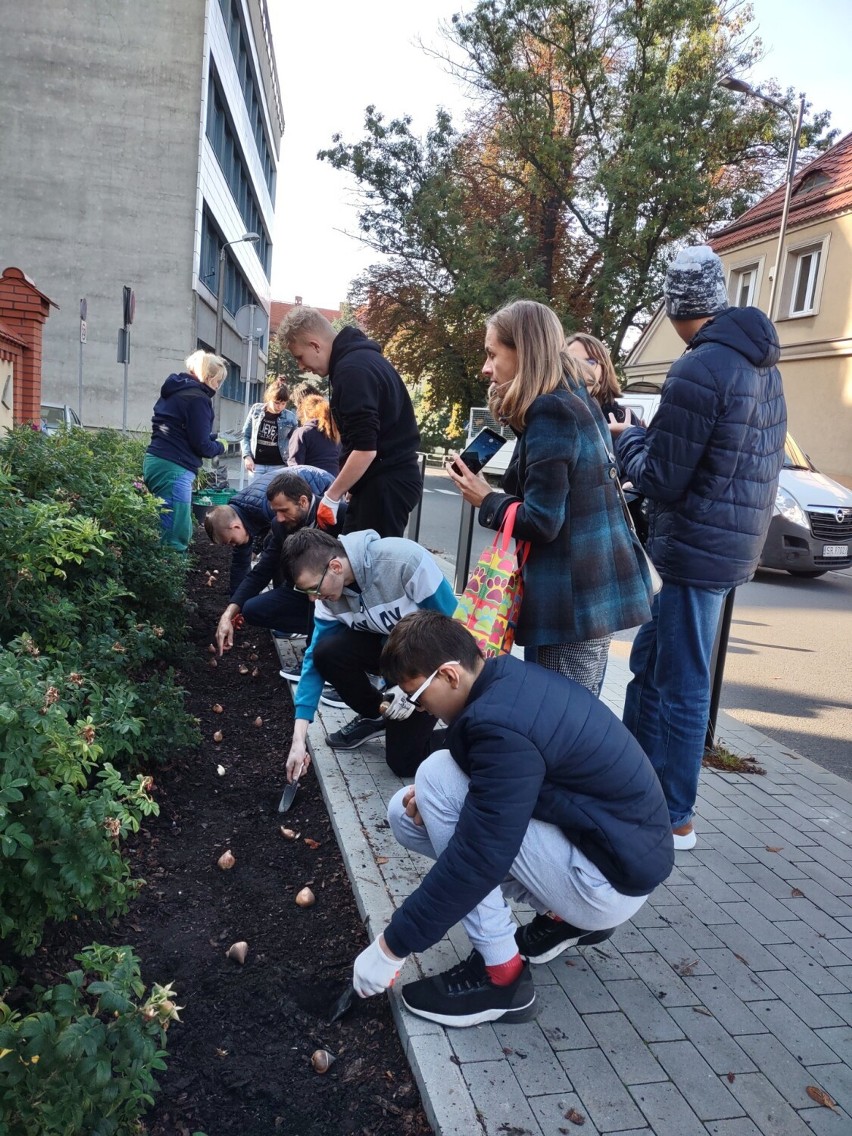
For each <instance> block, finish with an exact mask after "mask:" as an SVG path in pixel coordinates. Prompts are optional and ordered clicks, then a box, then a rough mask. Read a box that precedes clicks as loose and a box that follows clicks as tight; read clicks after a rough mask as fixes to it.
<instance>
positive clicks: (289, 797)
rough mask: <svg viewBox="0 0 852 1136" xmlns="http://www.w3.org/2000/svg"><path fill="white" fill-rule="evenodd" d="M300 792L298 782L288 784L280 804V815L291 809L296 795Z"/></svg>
mask: <svg viewBox="0 0 852 1136" xmlns="http://www.w3.org/2000/svg"><path fill="white" fill-rule="evenodd" d="M298 791H299V782H298V781H290V782H289V783H288V784H287V787H286V788H285V790H284V792H283V793H282V794H281V800H280V801H279V802H278V811H279V813H286V812H287V810H288V809H289V808H290V806H291V805H292V803H293V802H294V801H295V799H296V794H297V793H298Z"/></svg>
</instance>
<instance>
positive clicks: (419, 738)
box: [282, 529, 456, 781]
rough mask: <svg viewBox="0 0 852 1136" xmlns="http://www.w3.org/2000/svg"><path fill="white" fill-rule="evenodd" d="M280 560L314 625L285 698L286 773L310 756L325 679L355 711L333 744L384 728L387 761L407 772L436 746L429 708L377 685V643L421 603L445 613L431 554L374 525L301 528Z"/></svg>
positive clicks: (449, 606)
mask: <svg viewBox="0 0 852 1136" xmlns="http://www.w3.org/2000/svg"><path fill="white" fill-rule="evenodd" d="M282 564H283V565H284V568H285V570H286V571H287V572H288V573H289V575H290V578H291V579H292V581H293V587H294V589H295V591H297V592H301V593H302V594H303V595H304V596H306V597H307V598H308V599H309V600H310V601H312V602H313V604H314V628H313V635H312V638H311V643H310V646H309V647H308V649H307V651H306V652H305V657H304V659H303V661H302V670H301V677H300V679H299V685H298V687H297V688H296V693H295V695H294V698H293V701H294V703H295V714H296V720H295V723H294V727H293V742H292V745H291V747H290V752H289V754H288V757H287V779H288V781H293V780H297V779H298V778H299V777H301V775H302V773H303V772H304V771H305V769H307V767H308V766H309V765H310V760H311V759H310V755H309V754H308V752H307V734H308V726H309V724H310V723H311V721H312V720H313V717H314V714H315V713H316V709H317V705H318V703H319V699H320V693H321V690H322V684H323V680H324V681H325V682H326V683H330V684H331V686H332V687H334V689H335V690H336V692H337V694H338V695H339V697H340V699H341V700H342V701H343V703H345V705H347V706H349V707H350V708H351V709H352V710H354V711H355V713H356V715H357V717H355V718H353V719H352V720H351V721H350V722H347V723H346V725H345V726H343V727H342V728H341V729H339V730H337V731H336V732H335V733H333V734H329V738H328V741H329V744H330V745H331V746H332V747H333V748H334V749H340V750H352V749H358V747H359V746H361V745H363V744H364V743H365V742H368V741H370V740H371V739H373V738H379V737H384V738H385V756H386V760H387V763H388V765H389V766H390V768H391V769H392V770H393V772H394V773H396V774H397V775H398V776H400V777H410V776H411V775H412V774H413V773H414V771H415V770H416V769H417V766H418V765H419V764H420V762H421V761H422V760H423V759H424V758H425V757H426V756H427V755H428V754H429V752H430V751H431V749H432V748H433V746H434V744H435V743H434V741H433V738H432V732H433V730H434V728H435V725H436V720H435V717H434V716H432V715H430V714H415V713H414V706H413V704H412V703H411V702H410V701H409V700H408V699H407V698H406V697H405V695H404V694H403V692H402V691H401V690H400V688H399V687H392V688H391V689H389V690H385V691H379V690H377V689H376V687H375V686H374V685H373V683H372V682H371V681H370V676H371V675H378V674H380V660H381V654H382V648H383V646H384V644H385V639H386V638H387V636H388V634H389V633H390V631H391V630H392V629H393V627H394V626H395V625H396V624H397V623H398V622H399V621H400V620H401V619H402V618H403V617H404V616H406V615H409V614H411V613H412V612H416V611H420V610H423V609H426V610H433V611H437V612H442V613H444V614H445V615H451V614H452V613H453V612H454V611H455V607H456V598H455V596H454V595H453V591H452V588H451V587H450V585H449V584H448V583H447V581H446V580H445V579H444V575H443V573H442V572H441V569H440V568H439V567H438V565H437V564H436V563H435V560H434V558H433V557H432V555H431V554H430V553H429V552H427V550H426V549H425V548H423V547H422V546H421V545H419V544H416V543H415V542H414V541H412V540H405V539H404V538H402V537H380V536H379V534H378V533H377V532H375V530H373V529H365V530H363V531H361V532H353V533H346V534H345V535H343V536H341V537H339V538H337V537H333V536H332V535H331V534H330V533H327V532H323V531H322V530H320V529H311V530H309V529H302V530H301V531H300V532H297V533H293V534H292V535H291V536H289V537H288V538H287V540H286V541H285V542H284V547H283V552H282Z"/></svg>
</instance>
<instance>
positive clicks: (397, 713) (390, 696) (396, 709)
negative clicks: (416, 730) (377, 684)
mask: <svg viewBox="0 0 852 1136" xmlns="http://www.w3.org/2000/svg"><path fill="white" fill-rule="evenodd" d="M385 706H387V709H384V707H385ZM382 707H383V709H382V717H383V718H384V719H385V720H386V721H388V722H404V721H405V719H406V718H410V717H411V715H412V714H413V713H414V711H415V710H416V709H417V707H416V706H415V705H414V703H413V702H409V701H408V698H407V697H406V694H405V691H404V690H402V689H400V687H398V686H389V687H388V689H387V690H385V691H383V693H382Z"/></svg>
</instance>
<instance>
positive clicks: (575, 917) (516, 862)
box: [352, 611, 674, 1026]
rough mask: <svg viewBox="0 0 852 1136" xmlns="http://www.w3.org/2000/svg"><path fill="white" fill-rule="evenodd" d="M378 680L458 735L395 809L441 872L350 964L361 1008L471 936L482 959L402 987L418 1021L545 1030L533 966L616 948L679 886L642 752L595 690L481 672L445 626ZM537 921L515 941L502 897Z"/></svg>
mask: <svg viewBox="0 0 852 1136" xmlns="http://www.w3.org/2000/svg"><path fill="white" fill-rule="evenodd" d="M381 663H382V673H383V674H384V675H385V677H386V679H387V680H388V681H389V682H395V683H397V684H398V685H399V686H400V687H401V688H402V690H403V691H404V692H405V693H406V694H407V695H408V699H409V701H412V702H414V703H415V704H416V706H417V708H418V709H422V710H424V711H425V712H427V713H429V714H432V715H434V716H436V717H440V718H441V719H443V721H445V722H447V723H448V724H449V727H448V730H447V734H446V746H447V747H448V748H446V749H441V750H438V751H436V752H434V753H432V754H431V755H430V756H429V757H428V758H427V759H426V760H425V761H424V762H423V764H422V765H421V766H420V768H419V769H418V770H417V774H416V777H415V781H414V785H410V786H408V787H407V788H405V789H401V790H400V791H399V792H398V793H397V794H396V796H394V797H393V799H392V800H391V802H390V804H389V806H388V821H389V823H390V826H391V829H392V830H393V833H394V835H395V836H396V838H397V840H398V841H399V842H400V843H401V844H402V845H403V846H404V847H406V848H408V849H410V850H411V851H414V852H419V853H421V854H422V855H424V856H427V857H428V858H430V859H432V860H434V861H435V864H434V866H433V868H432V870H431V871H430V872H429V874H428V875H427V876H426V877H425V879H424V880H423V882H422V883H421V884H420V886H419V887H418V888H417V889H416V890H415V891H414V892H413V893H412V894H411V895H410V896H408V898H407V899H406V900H405V902H404V903H403V904H402V906H401V907H400V908H398V909H397V911H396V912H395V913H394V915H393V917H392V919H391V921H390V923H389V924H388V926H387V927H386V928H385V930H384V932H383V933H382V934H381V935H379V936H378V938H377V939H376V940H374V942H373V943H371V944H370V946H369V947H367V949H366V950H364V951H362V952H361V954H360V955H359V956H358V958H357V959H356V960H355V965H354V971H353V980H352V981H353V986H354V988H355V991H356V993H358V994H359V995H360V996H361V997H362V998H366V997H369V996H371V995H373V994H379V993H381V992H382V991H383V990H385V989H387V987H389V986H391V985H392V984H393V982H394V980H395V978H396V976H397V975H398V973H399V971H400V968H401V967H402V965H403V963H404V962H405V960H406V958H407V956H408V955H409V954H410V953H411V952H413V951H424V950H426V949H427V948H428V947H431V946H432V945H433V944H435V943H437V942H438V941H439V940H440V939H442V938H443V937H444V935H445V934H446V933H447V931H449V929H450V928H451V927H452V926H453V925H454V924H455V923H458V922H459V921H461V923H462V925H463V927H464V929H465V931H466V932H467V934H468V937H469V938H470V941H471V944H472V946H473V951H472V953H471V954H470V955H469V957H468V958H467V959H466V960H465V961H464V962H462V963H460V964H458V965H457V966H455V967H453V968H452V969H450V970H448V971H445V972H444V973H443V974H437V975H433V976H432V977H429V978H423V979H420V980H419V981H416V982H410V983H407V984H406V985H405V986H404V987H403V988H402V1001H403V1004H404V1005H405V1006H406V1008H407V1009H409V1010H410V1011H411V1012H412V1013H414V1014H417V1015H418V1016H419V1017H422V1018H427V1019H428V1020H430V1021H433V1022H438V1023H440V1024H442V1025H447V1026H473V1025H479V1024H480V1023H482V1022H495V1021H501V1022H507V1023H510V1022H524V1021H528V1020H529V1019H530V1018H533V1017H535V1016H536V1013H537V1007H536V995H535V987H534V984H533V980H532V976H531V973H530V967H529V964H530V963H546V962H549V961H550V960H551V959H553V958H555V957H556V956H557V955H559V954H560V953H561V952H562V951H564V950H566V949H567V948H568V947H571V946H577V945H579V946H583V945H587V944H591V943H598V942H601V941H603V940H604V939H607V938H608V937H609V936H610V935H611V934H612V933H613V930H614V929H615V928H616V927H618V925H619V924H621V923H623V922H625V921H626V920H627V919H630V918H631V917H632V916H633V915H634V914H635V913H636V912H637V911H638V910H639V908H640V907H641V906H642V905H643V904H644V902H645V900H646V899H647V898H648V895H649V894H650V893H651V892H652V891H653V890H654V888H655V887H656V886H657V885H658V884H660V883H662V881H663V880H665V879H666V877H667V876H668V875H669V873H670V872H671V869H672V866H673V863H674V849H673V840H672V834H671V826H670V824H669V816H668V809H667V807H666V802H665V797H664V796H663V791H662V789H661V787H660V784H659V781H658V780H657V777H656V775H655V773H654V770H653V769H652V768H651V764H650V762H649V761H648V758H647V757H646V756H645V754H644V753H643V752H642V750H641V749H640V748H639V745H638V743H637V742H636V740H635V739H634V738H633V736H632V735H631V734H630V732H629V731H628V730H627V728H626V727H625V726H624V725H622V723H621V722H620V721H619V720H618V719H617V718H616V716H615V715H614V714H613V713H612V711H611V710H609V708H608V707H607V706H606V705H605V704H604V703H603V702H601V701H600V700H599V699H598V698H596V697H595V696H594V695H593V694H592V693H591V692H590V691H588V690H587V689H586V688H585V687H583V686H580V685H579V684H578V683H576V682H573V681H572V680H571V679H569V678H566V677H564V676H563V675H560V674H558V673H557V672H554V671H549V670H545V669H544V668H542V667H539V666H536V665H534V664H531V663H524V662H521V660H520V659H516V658H513V657H512V656H510V655H501V656H499V657H497V658H493V659H488V660H485V659H483V657H482V655H481V654H480V652H479V649H478V647H477V646H476V644H475V642H474V640H473V638H472V637H471V635H470V634H469V632H468V631H467V630H466V629H465V628H464V627H463V626H462V625H461V624H460V623H458V622H456V621H455V620H452V619H447V618H445V617H444V616H442V615H439V614H436V613H434V612H426V611H423V612H419V613H417V614H414V615H411V616H409V617H408V618H407V619H404V620H403V621H402V622H401V623H399V624H397V626H396V627H395V628H394V630H393V631H392V632H391V634H390V637H389V639H388V642H387V645H386V647H385V649H384V651H383V653H382V660H381ZM506 897H509V898H512V899H515V900H517V901H519V902H522V903H526V904H529V905H530V906H531V907H533V908H534V909H535V911H536V912H537V914H536V916H535V917H534V918H533V919H532V921H531V922H529V923H527V924H525V925H524V926H522V927H516V925H515V923H514V920H513V917H512V912H511V909H510V907H509V905H508V903H507V898H506Z"/></svg>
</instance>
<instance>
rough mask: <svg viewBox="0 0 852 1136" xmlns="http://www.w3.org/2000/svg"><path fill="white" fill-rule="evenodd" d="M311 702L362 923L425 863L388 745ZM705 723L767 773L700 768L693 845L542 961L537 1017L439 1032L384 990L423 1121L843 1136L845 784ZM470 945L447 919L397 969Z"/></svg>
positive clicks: (513, 1127)
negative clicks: (636, 900)
mask: <svg viewBox="0 0 852 1136" xmlns="http://www.w3.org/2000/svg"><path fill="white" fill-rule="evenodd" d="M628 646H629V645H628V644H625V643H619V642H615V643H613V648H612V651H611V654H610V664H609V669H608V672H607V681H606V686H605V690H604V694H603V697H604V698H605V700H606V702H607V703H608V704H609V705H610V706H611V708H612V709H613V711H614V712H615V713H616V714H618V715H619V716H620V714H621V705H622V701H623V697H624V688H625V686H626V683H627V680H628V678H629V672H628V670H627V665H626V655H627V650H628ZM289 649H290V648H289V646H286V645H282V650H283V651H285V652H286V651H288V650H289ZM321 710H322V712H321V714H320V716H319V719H318V722H317V725H315V726H314V727H313V728H312V730H311V735H312V746H313V752H314V769H315V771H316V774H317V776H318V778H319V780H320V783H321V785H322V791H323V794H324V796H325V799H326V801H327V803H328V807H329V812H330V814H331V817H332V820H333V824H334V827H335V830H336V833H337V837H338V840H339V843H340V847H341V849H342V850H343V855H344V858H345V861H346V865H347V869H348V872H349V875H350V878H351V880H352V884H353V888H354V891H355V896H356V899H357V902H358V906H359V909H360V911H361V914H362V916H363V918H364V920H365V923H366V924H367V926H368V929H369V932H370V934H371V935H372V936H375V935H377V934H378V933H379V932H380V931H382V930H383V929H384V927H385V925H386V924H387V922H388V920H389V918H390V916H391V914H392V912H393V910H394V907H395V905H396V904H398V903H400V902H402V900H403V899H404V898H405V896H406V895H408V894H409V892H410V891H411V890H412V889H413V888H414V887H415V886H416V885H417V883H418V882H419V880H420V879H422V877H423V875H424V874H425V873H426V872H427V871H428V869H429V862H428V861H426V860H424V859H423V858H421V857H418V856H415V855H413V854H411V853H409V852H407V851H406V850H405V849H403V848H400V847H399V845H397V843H396V842H395V840H394V839H393V836H392V835H391V833H390V830H389V828H388V824H387V820H386V815H385V807H386V804H387V802H388V801H389V800H390V798H391V797H392V796H393V794H394V793H395V792H396V791H397V789H398V788H399V787H400V785H401V784H402V782H401V781H400V780H399V779H398V778H396V777H395V776H394V775H393V774H392V773H391V772H390V770H389V769H388V767H387V765H386V764H385V760H384V744H383V742H381V741H374V742H370V743H369V744H367V745H365V746H363V747H362V748H361V749H360V750H357V751H355V752H353V753H337V752H335V751H333V750H332V749H330V748H329V747H328V745H327V744H326V743H325V736H324V731H328V732H331V731H333V730H335V729H337V728H338V727H339V726H340V725H341V724H342V722H344V721H347V720H348V719H349V718H350V717H351V713H350V712H349V711H338V710H329V709H328V708H326V707H322V708H321ZM717 738H718V739H721V740H722V741H724V743H725V745H726V746H727V747H728V748H729V749H730V750H732V751H733V752H735V753H738V754H740V755H747V754H751V755H753V756H754V757H756V758H757V759H758V762H759V764H760V766H761V767H763V768H764V769H765V770H766V773H765V775H762V776H755V775H738V774H727V773H724V774H723V773H717V772H714V771H711V770H705V771H704V773H703V774H702V780H701V789H700V793H699V806H698V818H697V821H696V831H697V833H698V845H697V847H696V848H695V849H694V850H693V851H691V852H678V853H677V854H676V866H675V868H674V871H673V872H672V874H671V876H670V877H669V879H668V880H667V881H666V883H665V884H664V885H662V886H660V887H659V888H657V890H656V891H655V892H654V894H653V895H652V897H651V899H650V900H649V901H648V903H647V904H646V905H645V906H644V907H643V908H642V910H641V911H640V912H639V913H638V914H637V915H636V916H635V918H634V919H632V920H631V921H630V922H629V923H627V924H625V925H624V926H623V927H621V928H619V930H618V931H617V932H616V934H615V935H614V936H613V938H612V939H610V940H608V941H607V942H605V943H602V944H601V945H600V946H596V947H587V948H584V949H581V950H577V949H574V950H570V951H568V952H566V953H565V954H563V955H561V956H560V957H559V958H558V959H555V960H554V961H553V963H551V964H550V965H548V966H539V967H535V969H534V977H535V983H536V990H537V994H538V999H539V1002H540V1007H541V1008H540V1013H539V1016H538V1018H537V1019H536V1020H535V1021H534V1022H529V1023H525V1024H523V1025H516V1026H500V1025H495V1026H491V1025H487V1026H478V1027H475V1028H472V1029H461V1030H451V1029H444V1028H443V1027H441V1026H437V1025H434V1024H432V1023H430V1022H425V1021H422V1020H421V1019H418V1018H415V1017H413V1016H412V1015H410V1014H408V1013H407V1012H406V1011H405V1010H404V1009H403V1008H402V1006H401V1003H400V1001H399V998H398V996H397V995H396V994H394V993H391V995H390V997H391V1000H392V1003H393V1006H394V1015H395V1018H396V1022H397V1026H398V1029H399V1033H400V1037H401V1038H402V1042H403V1045H404V1046H405V1049H406V1053H407V1055H408V1059H409V1061H410V1063H411V1068H412V1070H413V1072H414V1076H415V1077H416V1079H417V1083H418V1086H419V1089H420V1092H421V1095H422V1098H423V1105H424V1108H425V1110H426V1113H427V1115H428V1117H429V1120H430V1123H431V1124H432V1127H433V1129H434V1131H435V1133H436V1136H480V1134H484V1136H565V1134H568V1133H575V1132H576V1133H578V1134H579V1133H580V1132H582V1134H583V1136H595V1134H596V1133H607V1134H612V1136H638V1134H639V1133H646V1134H650V1133H653V1134H654V1136H701V1134H705V1133H710V1134H712V1136H808V1134H809V1133H816V1134H817V1136H852V783H850V782H849V781H845V780H842V779H840V778H838V777H836V776H835V775H834V774H832V773H828V772H826V771H825V770H823V769H821V768H820V767H818V766H817V765H815V764H813V763H812V762H810V761H808V760H807V759H806V758H804V757H802V756H800V755H799V754H796V753H793V752H792V751H790V750H787V749H785V748H784V747H783V746H780V745H778V744H777V743H775V742H772V741H770V740H769V739H768V738H766V737H765V736H764V735H762V734H760V733H758V732H757V731H756V730H753V729H751V728H749V727H747V726H743V725H741V724H740V723H738V722H737V721H736V720H735V719H733V718H731V717H730V716H728V715H726V714H721V715H720V719H719V723H718V729H717ZM522 918H524V916H523V915H522ZM469 949H470V948H469V944H468V941H467V937H466V936H465V935H464V933H463V932H462V931H461V928H460V927H456V928H454V929H453V931H452V932H451V933H450V934H449V936H448V937H447V938H446V939H445V940H443V941H442V942H441V943H439V944H438V945H437V946H435V947H433V948H432V949H431V950H430V951H427V952H426V953H425V954H423V955H421V956H415V957H414V958H412V959H411V960H410V961H409V962H408V963H407V964H406V969H405V972H404V976H403V977H404V978H405V979H407V980H410V979H412V978H414V977H417V971H418V969H419V970H420V972H421V973H424V974H432V973H435V972H436V971H439V970H444V969H446V968H447V967H448V966H451V965H453V964H454V963H455V962H457V961H459V960H460V959H462V958H465V957H466V956H467V954H468V953H469ZM820 1090H822V1092H823V1093H825V1094H828V1098H827V1099H830V1100H831V1101H833V1102H836V1104H835V1105H834V1106H833V1107H828V1106H827V1105H825V1104H820V1103H819V1102H818V1100H817V1099H815V1097H814V1096H813V1095H811V1094H816V1097H819V1091H820ZM580 1125H582V1127H580Z"/></svg>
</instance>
